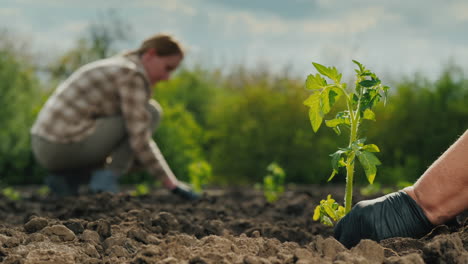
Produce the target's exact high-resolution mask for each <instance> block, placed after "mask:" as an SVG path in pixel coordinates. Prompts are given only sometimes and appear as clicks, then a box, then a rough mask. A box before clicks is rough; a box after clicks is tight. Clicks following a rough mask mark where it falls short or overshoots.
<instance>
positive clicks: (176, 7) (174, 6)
mask: <svg viewBox="0 0 468 264" xmlns="http://www.w3.org/2000/svg"><path fill="white" fill-rule="evenodd" d="M192 2H193V1H192ZM192 2H185V1H183V0H182V1H181V0H159V1H154V0H141V1H134V2H133V4H134V5H137V6H144V7H152V8H161V9H164V10H165V11H168V12H173V13H180V14H183V15H187V16H195V15H196V14H197V10H196V9H195V8H194V7H193V3H192ZM189 3H191V4H189Z"/></svg>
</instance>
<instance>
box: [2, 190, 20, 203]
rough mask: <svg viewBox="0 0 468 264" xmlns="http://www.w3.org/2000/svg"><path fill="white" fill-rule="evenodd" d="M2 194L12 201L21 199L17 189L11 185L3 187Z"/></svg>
mask: <svg viewBox="0 0 468 264" xmlns="http://www.w3.org/2000/svg"><path fill="white" fill-rule="evenodd" d="M2 194H3V196H5V197H6V198H8V199H9V200H12V201H18V200H20V199H21V194H20V193H19V192H18V191H17V190H15V189H13V188H12V187H5V188H3V189H2Z"/></svg>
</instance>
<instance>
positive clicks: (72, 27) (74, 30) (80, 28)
mask: <svg viewBox="0 0 468 264" xmlns="http://www.w3.org/2000/svg"><path fill="white" fill-rule="evenodd" d="M88 26H89V22H88V21H72V22H68V23H65V24H63V25H62V26H60V27H59V28H58V29H57V31H60V32H68V33H70V34H74V35H75V34H76V35H79V34H81V33H82V32H84V31H85V30H86V28H87V27H88Z"/></svg>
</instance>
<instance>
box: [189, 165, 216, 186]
mask: <svg viewBox="0 0 468 264" xmlns="http://www.w3.org/2000/svg"><path fill="white" fill-rule="evenodd" d="M188 171H189V178H190V184H191V185H192V187H193V190H194V191H195V192H197V193H201V192H202V191H203V186H205V185H206V184H208V182H209V181H210V180H211V177H212V176H211V175H212V170H211V166H210V164H209V163H208V162H206V161H197V162H193V163H191V164H190V165H189V167H188Z"/></svg>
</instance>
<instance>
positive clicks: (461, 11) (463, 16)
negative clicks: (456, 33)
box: [450, 2, 468, 22]
mask: <svg viewBox="0 0 468 264" xmlns="http://www.w3.org/2000/svg"><path fill="white" fill-rule="evenodd" d="M450 11H451V12H453V14H454V16H455V19H456V20H457V21H459V22H465V21H468V3H466V2H459V3H455V4H453V5H452V6H451V7H450Z"/></svg>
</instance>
